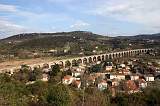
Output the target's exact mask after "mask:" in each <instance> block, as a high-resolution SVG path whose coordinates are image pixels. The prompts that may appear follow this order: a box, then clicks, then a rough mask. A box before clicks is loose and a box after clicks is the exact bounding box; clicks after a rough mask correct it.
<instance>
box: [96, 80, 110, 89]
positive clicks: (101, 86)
mask: <svg viewBox="0 0 160 106" xmlns="http://www.w3.org/2000/svg"><path fill="white" fill-rule="evenodd" d="M107 85H108V84H107V82H106V81H105V80H101V81H100V82H99V83H98V89H99V90H100V91H103V90H105V89H107Z"/></svg>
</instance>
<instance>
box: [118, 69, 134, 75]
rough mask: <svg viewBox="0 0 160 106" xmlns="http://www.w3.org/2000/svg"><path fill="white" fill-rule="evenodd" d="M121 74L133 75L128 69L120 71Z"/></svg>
mask: <svg viewBox="0 0 160 106" xmlns="http://www.w3.org/2000/svg"><path fill="white" fill-rule="evenodd" d="M118 73H119V74H124V75H129V74H131V72H130V71H129V70H126V69H122V70H120V71H118Z"/></svg>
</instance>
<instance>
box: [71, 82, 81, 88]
mask: <svg viewBox="0 0 160 106" xmlns="http://www.w3.org/2000/svg"><path fill="white" fill-rule="evenodd" d="M72 85H73V86H74V87H76V88H80V87H81V81H80V80H75V81H73V83H72Z"/></svg>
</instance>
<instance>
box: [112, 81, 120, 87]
mask: <svg viewBox="0 0 160 106" xmlns="http://www.w3.org/2000/svg"><path fill="white" fill-rule="evenodd" d="M118 85H119V81H118V80H116V79H113V80H112V87H116V86H118Z"/></svg>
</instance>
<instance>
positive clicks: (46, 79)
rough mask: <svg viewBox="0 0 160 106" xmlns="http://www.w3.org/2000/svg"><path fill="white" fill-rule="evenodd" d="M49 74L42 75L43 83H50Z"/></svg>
mask: <svg viewBox="0 0 160 106" xmlns="http://www.w3.org/2000/svg"><path fill="white" fill-rule="evenodd" d="M48 79H49V78H48V74H42V79H41V80H42V81H48Z"/></svg>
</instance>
